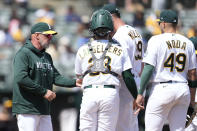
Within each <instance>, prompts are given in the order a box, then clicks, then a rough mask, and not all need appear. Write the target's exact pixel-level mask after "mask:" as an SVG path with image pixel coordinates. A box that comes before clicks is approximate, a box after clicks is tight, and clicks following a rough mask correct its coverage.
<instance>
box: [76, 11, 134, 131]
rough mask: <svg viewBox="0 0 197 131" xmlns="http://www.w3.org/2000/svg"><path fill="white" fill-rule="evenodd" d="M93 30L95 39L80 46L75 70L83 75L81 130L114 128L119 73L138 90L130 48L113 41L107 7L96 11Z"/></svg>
mask: <svg viewBox="0 0 197 131" xmlns="http://www.w3.org/2000/svg"><path fill="white" fill-rule="evenodd" d="M90 30H91V32H92V33H93V38H94V40H93V41H91V42H89V43H88V44H87V45H84V46H82V47H81V48H80V49H79V50H78V52H77V56H76V62H75V72H76V74H77V76H83V84H82V87H83V88H84V92H83V98H82V104H81V110H80V131H101V130H102V131H115V128H116V124H117V119H118V112H119V87H120V81H119V77H120V76H123V78H124V80H125V83H126V85H127V87H128V88H129V91H131V93H132V94H133V92H137V87H136V84H135V80H134V78H133V76H132V74H131V72H130V70H131V68H132V65H131V62H130V59H129V57H128V54H127V51H126V50H124V49H123V48H122V47H121V46H120V45H119V43H117V42H112V41H111V39H112V37H111V33H112V32H113V22H112V16H111V14H110V13H109V12H108V11H106V10H103V9H101V10H98V11H96V12H94V13H93V15H92V17H91V22H90ZM131 88H132V90H131ZM132 91H133V92H132ZM135 97H137V93H136V96H135Z"/></svg>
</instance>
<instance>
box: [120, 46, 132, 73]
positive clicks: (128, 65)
mask: <svg viewBox="0 0 197 131" xmlns="http://www.w3.org/2000/svg"><path fill="white" fill-rule="evenodd" d="M122 60H123V61H122V63H123V71H125V70H128V69H131V68H132V65H131V61H130V58H129V55H128V52H127V50H126V49H123V59H122Z"/></svg>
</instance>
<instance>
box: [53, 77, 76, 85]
mask: <svg viewBox="0 0 197 131" xmlns="http://www.w3.org/2000/svg"><path fill="white" fill-rule="evenodd" d="M54 84H55V85H57V86H63V87H76V79H69V78H66V77H63V76H61V75H59V76H56V78H55V81H54Z"/></svg>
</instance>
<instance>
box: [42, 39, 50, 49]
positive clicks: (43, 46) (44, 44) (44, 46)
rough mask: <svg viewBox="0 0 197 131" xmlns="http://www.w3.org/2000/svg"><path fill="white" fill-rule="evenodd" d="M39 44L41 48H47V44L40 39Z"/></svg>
mask: <svg viewBox="0 0 197 131" xmlns="http://www.w3.org/2000/svg"><path fill="white" fill-rule="evenodd" d="M40 45H41V47H42V48H43V49H47V48H49V44H47V43H43V42H41V41H40Z"/></svg>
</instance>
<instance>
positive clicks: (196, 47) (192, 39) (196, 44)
mask: <svg viewBox="0 0 197 131" xmlns="http://www.w3.org/2000/svg"><path fill="white" fill-rule="evenodd" d="M189 39H190V40H191V41H192V43H193V44H194V47H195V50H196V54H197V37H191V38H189Z"/></svg>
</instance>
